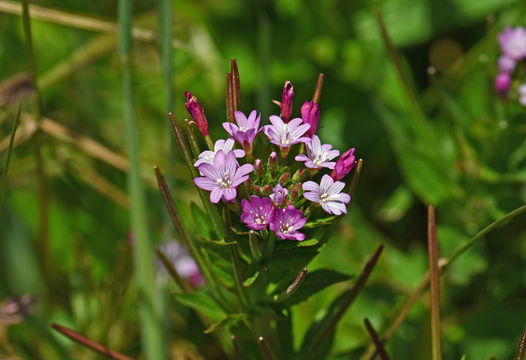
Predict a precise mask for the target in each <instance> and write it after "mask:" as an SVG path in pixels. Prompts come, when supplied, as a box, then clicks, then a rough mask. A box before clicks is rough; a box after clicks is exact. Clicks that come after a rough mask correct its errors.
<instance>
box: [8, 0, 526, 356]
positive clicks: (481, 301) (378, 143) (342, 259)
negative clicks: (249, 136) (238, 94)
mask: <svg viewBox="0 0 526 360" xmlns="http://www.w3.org/2000/svg"><path fill="white" fill-rule="evenodd" d="M31 3H32V4H34V5H36V6H38V7H36V8H32V14H33V16H34V17H35V19H33V20H32V23H31V25H32V31H33V42H34V50H35V54H36V56H35V58H36V62H37V69H38V84H39V87H40V90H41V96H42V104H43V107H42V108H43V111H42V114H43V116H44V124H45V125H42V126H43V130H42V131H41V132H40V136H35V129H36V127H35V116H34V114H35V112H34V111H35V109H34V107H33V106H32V105H31V104H32V101H31V99H32V97H34V94H32V93H31V91H30V89H29V90H28V89H27V84H26V85H24V84H25V82H24V76H25V75H24V74H27V73H28V71H29V68H30V64H29V61H28V57H27V53H26V46H25V40H24V33H23V27H22V21H21V17H20V15H19V14H20V11H21V4H20V2H17V1H5V0H1V1H0V81H1V82H2V83H1V84H2V85H1V86H0V87H1V90H0V91H1V92H0V141H1V142H0V160H1V164H2V171H3V164H4V162H5V158H6V153H7V152H6V148H7V146H6V144H7V143H8V142H7V141H8V140H7V139H8V138H9V134H10V130H11V126H12V123H13V119H14V118H15V117H16V113H17V109H18V108H19V107H21V111H22V113H21V117H20V125H19V128H18V131H17V134H18V136H19V137H18V138H17V141H16V142H15V145H16V146H15V148H14V151H13V155H12V160H11V164H10V168H9V173H8V176H7V182H6V187H5V196H4V197H3V200H2V202H1V203H0V207H1V215H0V216H1V217H0V301H2V300H5V299H7V298H8V297H10V296H14V295H21V294H34V295H35V297H36V302H35V304H34V309H33V315H31V316H27V317H26V318H25V319H24V321H22V322H21V323H18V324H14V325H11V326H8V325H7V324H2V322H1V321H0V358H2V357H6V358H9V357H19V358H43V359H54V358H69V357H72V358H85V359H90V358H96V355H93V354H92V353H91V352H89V351H88V350H85V349H83V348H82V347H80V346H79V345H76V344H73V343H72V342H70V341H69V340H67V339H65V338H64V337H62V336H61V335H60V334H57V333H54V332H53V331H52V329H51V328H50V327H49V323H50V322H59V323H61V324H65V325H68V326H70V327H72V328H75V329H76V330H78V331H79V332H81V333H83V334H85V335H87V336H88V337H90V338H92V339H94V340H96V341H99V342H101V343H104V344H107V345H108V346H110V347H112V348H114V349H116V350H120V351H122V352H125V353H127V354H130V355H132V356H138V354H140V353H141V347H140V341H139V328H140V324H139V323H138V317H137V309H136V299H137V291H136V288H135V283H134V281H133V261H132V256H131V253H132V251H131V246H132V245H131V244H132V243H133V239H130V224H129V214H128V210H129V199H128V195H127V190H126V169H127V166H128V164H127V160H126V156H127V148H126V138H125V135H126V132H125V122H124V119H123V110H122V88H121V76H122V73H121V66H120V59H119V53H118V34H117V32H116V30H117V29H116V27H115V24H116V21H117V2H116V1H102V0H93V1H74V0H38V1H32V2H31ZM171 5H172V18H173V39H174V40H173V53H172V54H173V61H172V63H171V64H170V67H171V69H172V71H173V76H172V77H171V82H172V84H173V86H174V94H173V95H174V96H173V99H170V96H168V94H167V92H166V85H165V80H164V74H163V63H162V57H161V51H160V44H159V36H158V34H159V12H160V11H162V10H161V9H160V6H159V4H158V3H157V2H155V1H146V0H136V1H134V27H135V28H136V29H137V30H136V32H135V34H136V35H137V36H138V38H136V39H135V40H134V42H133V51H132V81H133V92H134V100H135V112H136V119H137V122H138V133H139V143H140V159H141V166H142V171H143V175H144V176H143V177H144V180H145V183H146V184H147V185H146V189H147V206H148V219H147V220H148V224H149V226H150V233H151V235H152V238H153V239H154V241H155V243H156V244H160V243H162V242H166V241H169V240H171V228H170V226H169V223H168V222H167V217H166V215H165V211H164V209H163V206H162V201H161V198H160V196H159V193H158V191H157V189H156V188H155V185H154V174H153V170H152V169H153V165H155V164H158V165H160V166H161V168H163V169H166V171H168V172H171V174H172V176H173V183H174V184H175V186H176V187H177V190H176V191H174V196H175V197H176V199H177V201H178V204H180V207H181V208H182V209H183V214H185V221H186V222H187V223H188V224H189V226H190V227H192V226H195V225H194V224H193V222H192V219H191V216H190V212H189V211H188V204H189V202H190V200H193V199H195V198H196V193H195V192H194V190H193V188H192V183H191V179H190V178H189V177H188V175H187V174H186V172H185V171H184V165H183V163H182V159H181V157H180V154H178V153H177V152H176V151H174V150H173V142H172V141H173V140H172V137H173V135H172V132H171V129H170V126H169V121H168V119H167V116H166V113H167V112H168V110H171V111H173V112H174V113H175V115H176V118H177V119H178V120H179V121H182V120H183V119H184V118H185V117H188V114H187V112H186V110H185V108H184V100H185V99H184V91H186V90H188V91H191V92H192V94H193V95H195V96H197V97H198V99H199V101H200V103H201V105H202V106H203V107H204V109H205V113H206V116H207V118H208V121H209V127H210V129H211V135H212V138H214V139H217V138H220V137H223V136H224V131H223V129H222V127H221V122H223V121H225V119H226V113H225V88H226V84H225V80H226V76H225V74H226V72H227V71H229V66H230V59H231V58H235V59H236V60H237V62H238V65H239V71H240V78H241V90H242V108H243V110H244V111H245V112H247V113H248V112H249V111H250V110H252V109H257V110H258V111H260V112H261V113H262V119H268V115H271V114H278V113H279V109H278V107H277V106H275V105H274V104H272V102H271V99H276V100H279V99H280V97H281V91H282V86H283V83H284V82H285V80H290V81H291V82H292V84H293V85H294V91H295V94H296V95H295V98H294V114H295V115H296V116H299V109H300V106H301V104H302V103H303V102H304V101H305V100H309V99H310V98H311V97H312V92H313V90H314V85H315V82H316V78H317V76H318V74H319V73H323V74H324V75H325V82H324V87H323V92H322V96H321V101H320V108H321V121H320V126H321V129H320V131H319V135H320V137H321V138H322V141H324V142H325V143H331V144H333V145H334V146H335V147H336V148H338V149H340V150H341V151H342V152H343V151H345V150H347V149H348V148H350V147H355V148H356V154H357V155H358V157H360V158H363V159H364V167H363V170H362V175H361V178H360V183H359V185H358V189H357V192H356V194H355V196H354V197H353V199H352V202H351V205H350V214H349V215H348V216H347V217H346V218H345V220H344V221H343V222H342V225H341V228H340V230H339V232H338V234H337V235H336V236H334V238H333V239H332V240H331V241H330V242H329V244H328V246H327V247H326V248H325V249H324V250H323V251H322V252H321V255H320V256H319V257H317V258H316V259H315V261H314V263H313V264H312V268H319V267H328V268H332V269H335V270H338V271H340V272H344V273H349V274H356V273H357V272H359V271H360V269H361V267H362V266H363V263H364V261H365V260H366V259H367V257H368V256H369V254H370V253H371V252H372V251H373V250H374V249H375V248H376V247H377V246H378V244H380V243H383V244H385V246H386V248H385V251H384V254H383V255H382V258H381V259H380V262H379V264H378V267H377V268H376V270H375V272H374V273H373V276H372V278H371V280H370V281H369V283H368V285H367V286H366V288H365V290H364V291H363V292H362V293H361V295H360V297H359V299H358V300H357V302H356V303H355V304H354V305H353V307H352V308H351V309H350V310H349V311H348V313H347V314H346V315H345V318H344V319H343V321H342V322H341V323H340V325H339V327H338V331H337V335H336V338H335V344H334V350H333V353H332V356H333V358H335V359H358V358H360V356H361V354H362V353H363V351H364V346H365V345H367V344H368V343H369V336H368V334H367V332H366V330H365V328H364V326H363V318H364V317H368V318H370V319H371V321H372V322H373V324H374V326H375V327H376V329H377V330H378V331H379V332H380V333H382V332H383V331H384V330H385V329H386V327H387V326H388V324H389V323H390V321H391V320H392V319H393V317H394V316H395V315H396V313H397V309H398V308H399V306H400V304H401V303H402V302H403V300H404V299H405V298H406V296H407V295H408V294H410V293H411V292H412V291H413V290H414V289H415V288H416V286H417V285H418V284H419V282H420V281H421V279H422V277H423V275H424V274H425V272H426V270H427V249H426V246H427V245H426V226H427V225H426V206H427V204H433V205H435V206H436V209H437V221H438V224H439V225H438V239H439V252H440V256H441V257H448V256H450V255H451V254H452V253H453V252H454V251H455V250H457V249H458V248H459V247H460V246H461V245H462V244H463V243H465V242H466V241H468V239H469V238H470V237H471V236H473V235H474V234H475V233H476V232H477V231H478V230H480V229H482V228H483V227H484V226H486V225H488V224H489V223H491V222H492V221H494V220H496V219H498V218H499V217H501V216H502V215H504V214H505V213H507V212H509V211H511V210H513V209H515V208H517V207H519V206H521V205H523V204H524V203H525V202H526V187H525V183H526V141H525V138H526V115H525V114H526V112H525V109H524V108H521V107H520V105H519V104H518V103H517V101H516V99H515V98H514V95H513V94H511V95H510V96H509V97H508V98H507V99H503V98H500V97H498V96H497V95H496V94H495V93H494V90H493V81H494V76H495V75H496V73H497V66H496V59H497V57H498V56H499V54H500V50H499V46H498V42H497V33H498V32H499V31H501V30H502V29H503V28H504V26H506V25H511V26H518V25H523V26H524V25H526V2H524V1H520V0H505V1H503V0H444V1H438V0H390V1H366V0H356V1H344V0H327V1H313V0H305V1H302V0H274V1H263V0H260V1H256V0H253V1H243V0H237V1H236V0H228V1H217V0H200V1H193V0H174V1H172V3H171ZM50 9H54V10H59V11H60V12H58V13H57V12H50V11H49V10H50ZM375 11H376V12H379V13H380V14H381V16H382V18H383V20H384V22H385V26H386V29H387V31H388V34H389V37H390V41H391V44H392V47H393V48H392V50H391V51H388V50H387V48H388V47H387V46H386V42H385V41H384V39H383V38H382V35H381V32H380V28H379V25H378V21H377V17H376V16H375ZM83 19H84V20H86V19H87V20H88V23H90V24H92V25H93V24H95V25H93V29H88V30H87V29H82V28H79V26H80V25H79V24H83V23H82V22H81V20H83ZM101 24H102V25H101ZM395 58H399V59H400V67H399V68H398V69H397V67H396V66H395V62H394V61H393V59H395ZM401 69H402V76H400V74H401V72H400V70H401ZM523 70H524V69H523ZM525 74H526V72H525V71H522V72H521V70H519V72H518V75H517V80H516V81H520V79H521V76H522V79H523V80H524V81H526V77H525V76H524V75H525ZM13 84H18V85H13ZM13 94H14V95H13ZM15 95H16V96H15ZM13 97H14V99H13ZM264 121H266V120H264ZM37 138H38V139H37ZM36 141H40V142H41V144H40V146H39V148H38V152H39V154H40V156H41V158H42V163H43V165H44V173H45V175H46V180H47V181H46V182H47V185H46V188H45V189H46V190H45V191H46V194H45V195H47V198H48V199H49V221H48V224H49V227H48V229H47V231H46V229H44V230H42V227H41V226H39V215H40V214H39V206H38V198H39V196H38V195H37V193H38V186H37V183H38V176H37V173H38V172H37V162H38V160H37V157H38V156H35V148H36V147H35V142H36ZM1 175H2V177H3V176H4V174H3V173H2V174H1ZM525 224H526V218H525V217H524V216H522V217H518V218H517V219H514V220H513V221H511V222H510V223H508V224H505V226H503V227H501V228H499V229H497V230H496V231H494V232H493V233H491V234H490V235H488V236H487V237H486V238H485V239H484V240H483V241H481V242H480V243H478V244H477V245H476V246H474V247H473V248H472V249H470V250H469V251H468V252H467V253H465V254H464V255H462V257H461V258H460V259H459V260H458V262H456V263H455V264H454V266H453V267H452V268H451V269H450V271H449V272H448V273H447V274H446V275H445V276H443V277H442V283H441V285H442V288H441V291H442V294H441V295H442V296H441V300H442V330H443V346H444V358H446V359H460V358H461V356H462V355H463V354H466V356H467V359H489V358H491V357H492V356H494V357H495V358H496V359H509V358H511V357H512V355H513V354H514V352H515V349H516V345H517V343H518V339H519V336H520V333H521V331H522V328H523V325H524V323H525V321H526V266H525V263H526V225H525ZM42 231H44V232H45V233H46V234H47V236H46V234H42ZM46 237H47V240H46ZM42 238H44V239H45V242H46V244H47V247H46V246H44V245H42ZM39 239H40V240H39ZM153 256H154V255H153V254H152V257H153ZM160 277H161V276H160ZM159 285H160V286H164V287H165V288H166V290H165V292H166V316H167V318H168V319H169V329H168V334H169V339H170V344H171V347H172V355H173V356H174V358H177V356H182V355H181V354H183V353H186V354H188V353H191V354H192V355H191V356H193V357H191V358H195V359H199V358H201V357H200V356H203V357H205V358H220V357H221V353H220V352H218V349H217V346H216V345H214V343H213V339H210V338H209V337H207V336H206V335H203V334H202V330H203V328H204V327H203V325H202V324H201V323H200V322H199V320H198V318H197V317H196V316H195V314H193V313H192V312H191V311H190V310H188V309H185V308H184V307H182V306H180V305H177V304H176V303H175V302H173V300H171V299H170V297H169V292H170V291H171V289H173V285H172V284H170V283H169V282H167V281H162V279H160V280H159ZM341 290H342V289H341V288H339V287H338V286H334V287H332V288H329V289H327V290H324V291H323V292H322V293H320V294H318V295H317V296H315V297H313V298H311V299H310V300H309V301H307V302H305V303H302V304H301V305H299V307H298V309H297V312H296V315H295V317H294V326H295V327H296V328H295V329H296V334H297V336H296V343H297V345H299V343H300V341H301V338H302V336H303V334H304V332H305V331H306V329H307V328H308V325H309V321H311V320H312V319H313V318H315V317H319V316H321V315H322V314H323V312H324V311H325V310H326V306H327V305H328V304H329V303H330V301H331V300H332V299H333V298H334V297H335V296H336V295H337V294H338V293H339V292H341ZM0 320H1V319H0ZM429 331H430V330H429V301H428V298H427V296H424V297H423V298H422V300H421V301H419V302H418V303H417V304H416V305H415V306H414V307H413V308H412V310H411V312H410V315H409V317H408V319H407V320H406V321H405V323H404V324H403V325H402V326H401V328H400V329H399V330H398V331H397V332H396V334H395V336H394V337H393V339H391V340H390V341H389V343H388V349H389V351H390V353H391V355H392V357H393V358H394V359H427V358H429V347H430V345H429V341H430V340H429V339H430V337H429Z"/></svg>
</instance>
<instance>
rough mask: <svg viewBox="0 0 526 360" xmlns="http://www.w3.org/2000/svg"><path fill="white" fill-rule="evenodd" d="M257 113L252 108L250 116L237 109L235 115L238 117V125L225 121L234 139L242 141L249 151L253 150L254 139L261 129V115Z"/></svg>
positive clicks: (225, 125) (226, 128) (225, 127)
mask: <svg viewBox="0 0 526 360" xmlns="http://www.w3.org/2000/svg"><path fill="white" fill-rule="evenodd" d="M256 115H257V112H256V110H252V112H251V113H250V115H249V116H248V118H247V117H246V116H245V114H243V113H242V112H241V111H235V112H234V116H235V117H236V123H237V125H236V124H232V123H230V122H224V123H223V128H224V129H225V130H226V131H227V132H228V133H229V134H230V136H232V137H233V138H234V140H236V141H237V142H238V143H240V144H241V146H243V148H244V149H245V151H247V152H250V151H251V149H252V144H253V143H254V139H255V138H256V135H257V134H258V133H259V132H260V131H261V129H258V128H259V120H260V118H261V115H259V116H256Z"/></svg>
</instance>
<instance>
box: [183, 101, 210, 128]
mask: <svg viewBox="0 0 526 360" xmlns="http://www.w3.org/2000/svg"><path fill="white" fill-rule="evenodd" d="M184 94H185V95H186V103H185V104H184V106H185V107H186V110H188V113H189V114H190V116H191V117H192V119H194V122H195V124H196V125H197V128H198V129H199V131H200V132H201V134H203V136H206V135H208V121H207V120H206V116H205V112H204V110H203V108H202V107H201V106H200V105H199V101H197V98H196V97H195V96H192V94H190V92H189V91H187V92H185V93H184Z"/></svg>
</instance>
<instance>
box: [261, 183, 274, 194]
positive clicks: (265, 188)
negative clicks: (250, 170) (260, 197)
mask: <svg viewBox="0 0 526 360" xmlns="http://www.w3.org/2000/svg"><path fill="white" fill-rule="evenodd" d="M272 189H273V188H272V186H271V185H270V184H267V185H265V186H263V194H265V195H269V194H271V193H272Z"/></svg>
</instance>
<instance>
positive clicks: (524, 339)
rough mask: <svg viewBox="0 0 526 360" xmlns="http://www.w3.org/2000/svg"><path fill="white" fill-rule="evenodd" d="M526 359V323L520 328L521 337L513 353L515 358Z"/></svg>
mask: <svg viewBox="0 0 526 360" xmlns="http://www.w3.org/2000/svg"><path fill="white" fill-rule="evenodd" d="M525 359H526V325H525V326H524V330H522V335H521V339H520V340H519V346H518V347H517V353H516V354H515V360H525Z"/></svg>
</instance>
